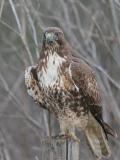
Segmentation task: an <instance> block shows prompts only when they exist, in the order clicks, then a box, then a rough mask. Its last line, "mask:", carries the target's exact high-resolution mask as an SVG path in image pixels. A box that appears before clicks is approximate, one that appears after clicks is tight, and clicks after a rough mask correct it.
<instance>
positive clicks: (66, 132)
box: [52, 121, 80, 143]
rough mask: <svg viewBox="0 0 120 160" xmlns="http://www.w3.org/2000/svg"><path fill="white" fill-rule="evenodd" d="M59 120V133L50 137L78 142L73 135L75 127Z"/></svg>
mask: <svg viewBox="0 0 120 160" xmlns="http://www.w3.org/2000/svg"><path fill="white" fill-rule="evenodd" d="M59 122H60V130H61V133H60V134H59V135H57V136H52V138H55V139H57V138H61V139H70V140H74V141H76V142H78V143H80V139H79V138H78V137H77V136H76V135H75V127H74V126H71V125H68V124H67V123H65V122H63V121H59Z"/></svg>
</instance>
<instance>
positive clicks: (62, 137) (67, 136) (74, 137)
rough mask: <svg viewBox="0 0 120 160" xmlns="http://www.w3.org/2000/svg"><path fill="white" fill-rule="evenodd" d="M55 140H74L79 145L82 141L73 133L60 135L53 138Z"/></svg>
mask: <svg viewBox="0 0 120 160" xmlns="http://www.w3.org/2000/svg"><path fill="white" fill-rule="evenodd" d="M52 138H53V139H57V138H61V139H70V140H74V141H75V142H77V143H80V139H79V138H77V137H76V136H75V135H74V134H73V133H67V134H60V135H56V136H52Z"/></svg>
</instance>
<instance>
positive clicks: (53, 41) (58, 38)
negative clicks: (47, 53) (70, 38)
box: [43, 27, 65, 47]
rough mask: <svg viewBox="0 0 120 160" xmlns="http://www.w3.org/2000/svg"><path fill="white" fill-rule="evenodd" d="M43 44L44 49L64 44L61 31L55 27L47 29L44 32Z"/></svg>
mask: <svg viewBox="0 0 120 160" xmlns="http://www.w3.org/2000/svg"><path fill="white" fill-rule="evenodd" d="M43 43H44V45H45V46H46V47H52V46H56V47H59V46H61V45H63V44H65V38H64V34H63V32H62V30H61V29H60V28H57V27H48V28H47V29H46V30H45V31H44V37H43Z"/></svg>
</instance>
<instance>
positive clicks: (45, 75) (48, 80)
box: [38, 51, 66, 87]
mask: <svg viewBox="0 0 120 160" xmlns="http://www.w3.org/2000/svg"><path fill="white" fill-rule="evenodd" d="M65 61H66V60H65V59H64V58H62V57H60V56H59V55H58V54H57V53H56V52H54V53H52V52H51V51H50V53H49V54H48V57H47V65H46V69H45V68H44V67H42V70H41V71H40V72H39V73H38V79H39V83H40V85H43V87H52V86H53V85H54V84H55V83H56V81H61V80H60V79H59V78H60V77H59V75H60V65H61V64H62V63H63V62H65Z"/></svg>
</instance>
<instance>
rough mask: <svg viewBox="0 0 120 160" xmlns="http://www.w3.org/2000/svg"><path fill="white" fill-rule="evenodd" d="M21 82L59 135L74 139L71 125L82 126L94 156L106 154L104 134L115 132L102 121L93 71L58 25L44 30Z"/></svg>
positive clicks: (108, 150)
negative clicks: (36, 53) (49, 114)
mask: <svg viewBox="0 0 120 160" xmlns="http://www.w3.org/2000/svg"><path fill="white" fill-rule="evenodd" d="M25 84H26V86H27V91H28V93H29V95H30V96H32V97H33V99H34V100H35V101H36V102H37V103H38V104H40V106H42V107H43V108H45V109H47V110H49V111H50V112H52V113H53V114H55V116H56V118H57V119H58V121H59V123H60V129H61V134H62V135H66V136H68V137H71V138H73V139H75V140H78V138H77V137H76V136H75V134H74V129H75V128H78V129H82V130H84V132H85V134H86V136H87V139H88V142H89V144H90V146H91V149H92V151H93V153H94V154H95V155H96V157H97V158H98V159H101V158H102V157H107V156H109V155H110V149H109V146H108V144H107V139H106V138H107V134H111V135H113V136H115V135H116V133H115V132H114V131H113V130H112V129H111V128H110V127H109V125H107V124H106V123H104V121H103V118H102V104H101V91H100V88H99V86H98V83H97V80H96V77H95V74H94V72H93V70H92V69H91V68H90V66H88V64H86V63H85V62H84V61H83V60H82V59H80V58H78V57H77V56H76V55H75V53H74V50H73V49H72V48H71V47H70V45H69V44H68V42H67V41H66V39H65V37H64V34H63V32H62V31H61V30H60V29H59V28H56V27H50V28H47V29H46V30H45V32H44V39H43V45H42V50H41V54H40V58H39V61H38V64H37V65H36V66H31V67H28V68H27V69H26V71H25Z"/></svg>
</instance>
